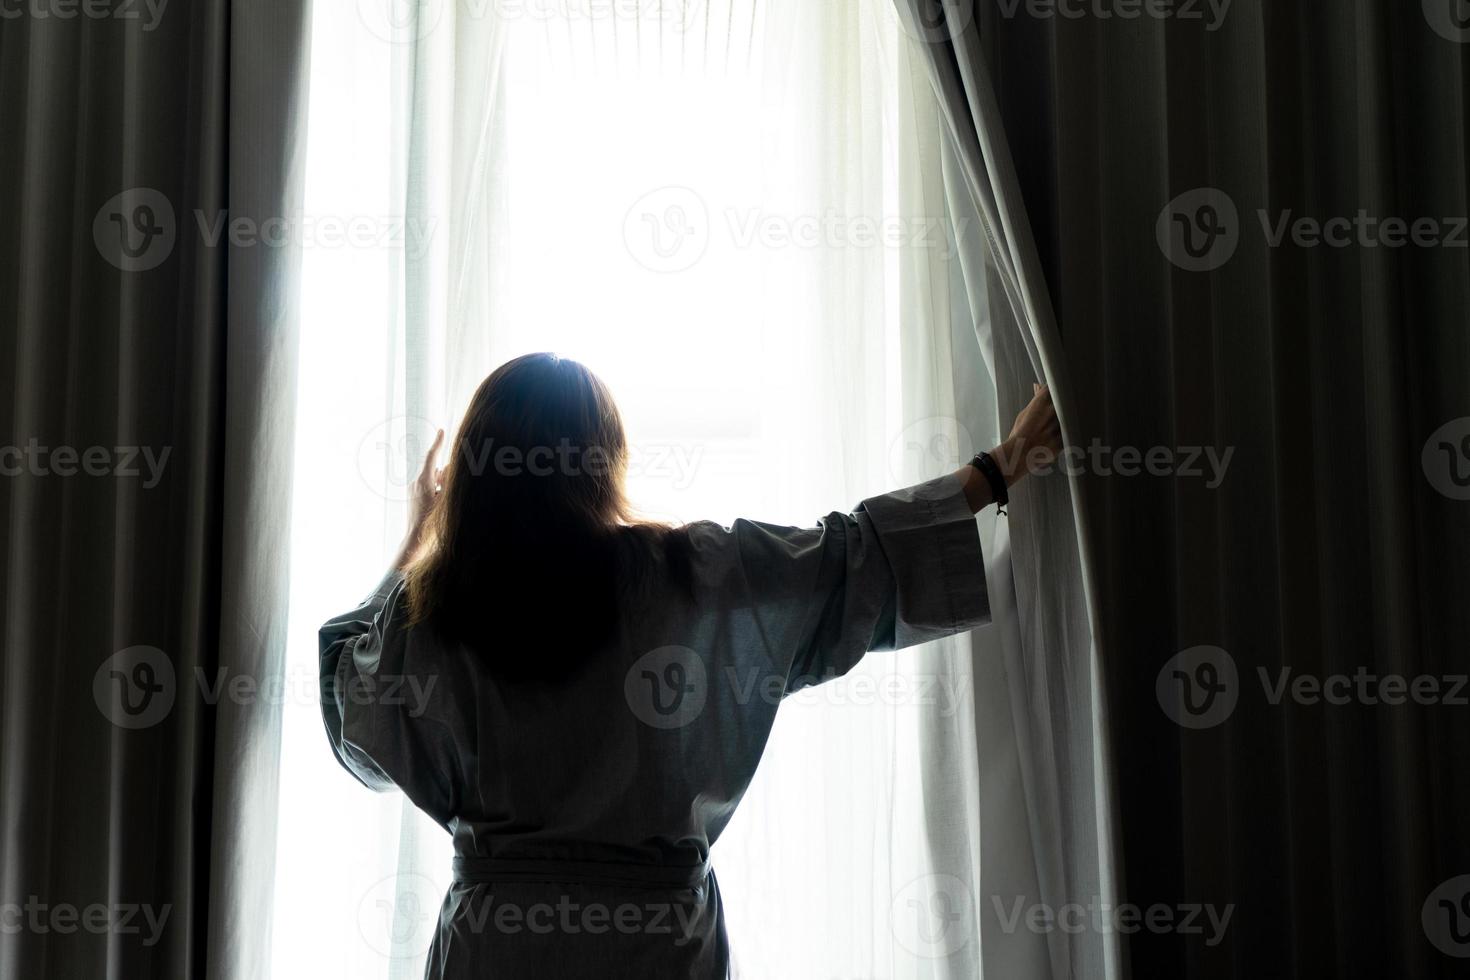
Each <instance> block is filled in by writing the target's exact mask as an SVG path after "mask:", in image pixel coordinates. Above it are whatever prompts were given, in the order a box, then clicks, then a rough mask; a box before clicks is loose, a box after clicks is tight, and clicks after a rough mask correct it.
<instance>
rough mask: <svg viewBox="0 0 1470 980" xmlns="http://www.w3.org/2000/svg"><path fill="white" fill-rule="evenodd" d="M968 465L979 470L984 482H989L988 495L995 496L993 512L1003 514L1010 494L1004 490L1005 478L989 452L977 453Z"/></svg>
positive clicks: (1009, 500) (1009, 499)
mask: <svg viewBox="0 0 1470 980" xmlns="http://www.w3.org/2000/svg"><path fill="white" fill-rule="evenodd" d="M970 465H971V466H973V467H975V469H977V470H979V471H980V472H981V474H982V475H983V476H984V477H985V482H986V483H989V484H990V495H991V496H992V497H994V498H995V512H996V513H997V514H1004V513H1005V512H1006V511H1005V508H1006V505H1008V504H1009V503H1010V502H1011V495H1010V494H1009V493H1008V492H1007V491H1006V478H1005V477H1004V476H1003V475H1001V472H1000V467H999V466H996V465H995V460H994V459H991V457H990V454H989V453H979V454H977V455H976V456H975V458H974V459H972V460H970Z"/></svg>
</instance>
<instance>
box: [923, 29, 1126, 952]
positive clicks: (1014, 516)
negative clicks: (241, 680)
mask: <svg viewBox="0 0 1470 980" xmlns="http://www.w3.org/2000/svg"><path fill="white" fill-rule="evenodd" d="M897 2H898V8H899V15H900V17H901V19H902V21H903V23H904V25H905V27H906V29H907V30H908V31H909V32H910V34H911V35H912V36H913V37H914V38H915V39H916V40H917V41H919V42H920V46H921V48H922V50H923V52H924V55H925V58H926V62H927V65H928V67H929V72H930V78H931V82H932V84H933V86H934V89H935V91H936V93H937V94H938V97H939V103H940V108H941V112H942V115H943V120H944V124H945V136H946V138H947V145H946V150H947V162H948V163H949V167H948V169H947V171H946V182H947V187H948V190H949V206H950V208H951V209H952V211H953V212H954V214H955V216H956V223H957V224H960V223H962V220H963V217H969V218H972V219H973V220H974V223H975V226H976V227H977V228H978V229H979V233H980V235H981V236H982V240H981V241H979V242H976V243H975V244H974V245H973V246H972V247H970V248H967V249H961V250H960V255H961V265H962V274H963V277H964V287H965V292H966V295H967V299H968V303H969V306H970V310H971V315H972V323H973V327H974V329H975V331H976V332H977V336H978V339H979V344H980V348H981V350H982V351H983V352H984V354H985V356H986V358H987V363H988V365H989V367H990V369H991V373H992V376H993V377H994V379H995V383H996V396H997V400H998V404H999V407H1000V417H1001V418H1010V417H1013V416H1014V414H1015V413H1016V412H1017V411H1019V409H1020V408H1021V407H1022V406H1024V405H1025V403H1026V401H1027V400H1029V398H1030V396H1031V383H1032V382H1033V381H1038V380H1039V381H1044V382H1046V383H1048V384H1049V385H1050V386H1051V388H1052V393H1053V399H1054V401H1055V403H1056V407H1057V414H1058V416H1059V418H1060V419H1061V421H1062V424H1063V429H1064V431H1065V432H1066V433H1068V435H1069V436H1071V437H1073V438H1069V440H1068V441H1069V443H1075V436H1076V434H1077V432H1078V431H1079V428H1080V427H1079V425H1078V423H1077V420H1076V419H1075V418H1074V417H1073V414H1074V412H1075V409H1074V408H1073V406H1074V404H1075V399H1074V395H1073V390H1074V389H1073V384H1072V380H1071V378H1070V366H1069V363H1068V362H1067V361H1066V359H1065V358H1064V356H1063V351H1062V348H1061V336H1060V334H1059V333H1058V330H1057V325H1056V322H1055V319H1054V314H1053V312H1052V306H1051V301H1050V297H1049V293H1048V291H1047V283H1046V281H1045V280H1044V278H1043V277H1042V275H1041V268H1040V263H1039V259H1038V256H1037V252H1036V248H1035V244H1034V242H1033V239H1032V237H1031V230H1030V225H1029V223H1028V220H1027V216H1026V210H1025V205H1024V202H1023V201H1022V199H1021V191H1020V184H1019V181H1018V179H1017V175H1016V172H1015V168H1014V165H1013V163H1012V160H1011V155H1010V150H1009V148H1008V145H1007V142H1006V137H1005V133H1004V130H1003V128H1002V120H1001V117H1000V113H999V109H998V105H997V103H996V100H995V94H994V91H993V88H992V85H991V81H990V76H989V73H988V69H987V66H986V58H985V55H984V53H983V51H982V49H981V45H980V35H979V32H978V30H977V27H976V24H975V22H974V19H973V18H974V16H975V7H974V6H972V5H970V4H966V3H953V2H951V3H939V4H934V3H928V2H925V0H897ZM1064 471H1065V473H1066V476H1065V477H1063V476H1061V475H1053V476H1051V477H1050V478H1046V479H1038V480H1028V481H1026V482H1025V483H1023V484H1022V485H1021V486H1020V488H1019V490H1018V492H1017V494H1016V506H1015V508H1014V509H1012V510H1011V511H1010V512H1009V520H1008V522H1007V524H1006V526H1005V528H1004V529H1003V530H1002V532H1001V535H1000V536H999V537H998V538H997V543H998V546H999V547H1000V548H1001V549H1003V550H1004V551H1005V553H1006V554H1007V555H1008V557H1009V562H1008V567H1005V568H1002V569H1000V570H999V572H998V574H1001V575H1009V576H1010V577H1011V578H1012V580H1013V581H1012V582H1010V583H1008V585H1010V586H1012V587H1013V592H1010V594H1011V595H1013V596H1014V600H1015V602H1014V612H1015V616H1016V621H1015V623H1014V624H1013V625H1011V626H1009V627H1005V626H1003V630H1002V632H1003V635H1007V630H1013V631H1014V632H1010V633H1009V634H1008V635H1010V636H1013V637H1014V638H1015V641H1014V643H1012V644H1009V645H1006V646H1004V647H1003V649H1005V650H1006V654H1007V668H1008V673H1009V676H1010V678H1011V683H1012V685H1013V686H1014V691H1013V693H1012V699H1013V700H1012V708H1013V712H1014V713H1013V716H1012V717H1013V725H1014V729H1015V732H1014V735H1015V740H1016V744H1017V746H1018V751H1019V752H1020V767H1021V775H1022V786H1023V788H1024V796H1025V800H1026V805H1027V808H1028V813H1029V820H1030V824H1029V826H1030V830H1031V841H1032V846H1033V848H1034V849H1035V850H1034V858H1035V861H1036V869H1035V870H1036V876H1037V881H1036V888H1037V890H1036V892H1035V893H1031V894H1019V895H1008V894H1005V888H1001V889H1000V890H999V891H997V890H996V889H994V888H993V887H992V883H991V882H984V883H983V884H982V895H981V898H982V901H983V903H984V904H985V905H986V908H985V909H984V910H983V912H984V914H985V915H986V916H988V917H990V918H991V919H995V918H1004V914H1003V913H1002V911H1001V909H1002V906H1003V905H1010V903H1011V902H1012V901H1014V900H1020V902H1021V905H1022V906H1023V907H1028V908H1029V907H1030V906H1031V905H1034V904H1040V905H1042V906H1044V907H1045V908H1047V909H1049V910H1050V911H1051V912H1052V913H1053V914H1056V913H1058V912H1059V911H1061V910H1063V909H1064V908H1065V907H1067V906H1069V905H1073V904H1080V905H1082V906H1085V907H1089V908H1091V907H1094V906H1105V907H1110V906H1111V905H1112V904H1113V903H1114V902H1115V899H1116V894H1115V892H1116V889H1115V884H1114V876H1115V867H1116V863H1117V853H1116V848H1115V842H1114V831H1113V815H1112V807H1113V801H1112V787H1113V782H1114V762H1113V758H1112V750H1111V747H1110V743H1109V725H1108V721H1107V705H1106V699H1105V697H1104V693H1103V689H1102V686H1101V684H1100V663H1101V661H1100V650H1099V644H1098V637H1100V635H1101V629H1100V624H1099V621H1098V618H1097V606H1096V602H1095V597H1096V595H1097V586H1096V584H1095V582H1094V579H1093V567H1094V563H1093V559H1092V555H1091V539H1092V531H1091V526H1090V524H1091V519H1092V518H1091V511H1090V510H1089V509H1088V508H1087V507H1086V506H1085V505H1084V500H1083V490H1084V487H1083V485H1082V484H1081V483H1080V481H1079V480H1078V479H1077V477H1076V474H1075V472H1074V471H1073V469H1072V468H1070V467H1067V468H1064ZM1000 880H1004V881H1008V882H1012V883H1013V884H1014V883H1016V882H1018V881H1024V879H1018V878H1016V877H1015V876H1014V875H1013V874H1011V873H1010V872H1009V871H1008V872H1007V873H1006V874H1004V875H1003V876H1002V878H1001V879H1000ZM1011 907H1014V906H1011ZM982 923H983V924H984V925H986V926H989V927H990V929H991V931H992V933H993V940H992V942H991V947H992V949H994V950H1002V949H1003V950H1004V951H1005V952H1004V953H1003V954H1000V953H998V955H1003V956H1004V957H1006V958H1007V959H1005V960H1003V962H1009V959H1008V958H1009V957H1010V956H1012V955H1022V953H1021V950H1020V948H1019V946H1018V945H1017V943H1016V929H1015V928H1009V927H1008V928H1003V929H1000V930H996V926H997V925H998V923H996V922H994V921H986V920H984V919H982ZM1043 932H1044V934H1045V937H1046V940H1047V943H1048V947H1049V953H1050V966H1049V969H1050V975H1051V976H1053V977H1100V976H1115V975H1118V973H1119V971H1120V970H1121V968H1122V953H1121V950H1120V948H1119V941H1118V933H1117V931H1116V930H1115V929H1112V928H1083V929H1078V930H1073V929H1061V928H1052V929H1047V930H1043ZM997 965H998V963H997Z"/></svg>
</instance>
